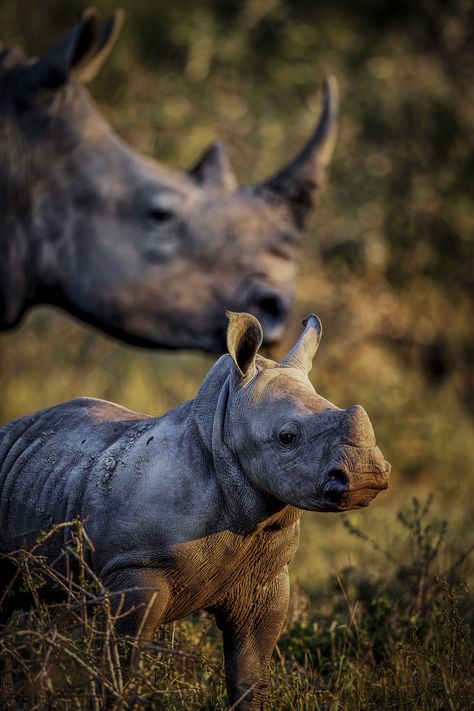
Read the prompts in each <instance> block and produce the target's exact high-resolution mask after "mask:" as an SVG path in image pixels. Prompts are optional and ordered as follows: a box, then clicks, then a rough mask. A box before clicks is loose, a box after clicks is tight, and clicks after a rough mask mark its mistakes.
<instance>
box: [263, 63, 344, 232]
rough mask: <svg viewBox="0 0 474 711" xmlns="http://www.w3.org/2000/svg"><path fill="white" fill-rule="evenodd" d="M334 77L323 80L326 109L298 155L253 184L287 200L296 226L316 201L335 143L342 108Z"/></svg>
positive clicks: (303, 221) (301, 226)
mask: <svg viewBox="0 0 474 711" xmlns="http://www.w3.org/2000/svg"><path fill="white" fill-rule="evenodd" d="M338 104H339V101H338V89H337V81H336V79H335V77H326V79H325V80H324V83H323V109H322V112H321V117H320V119H319V122H318V125H317V126H316V129H315V131H314V133H313V135H312V136H311V138H310V139H309V141H308V142H307V143H306V145H305V146H304V147H303V148H302V150H301V151H300V152H299V153H298V155H297V156H296V157H295V158H294V159H293V160H292V161H291V163H289V164H288V165H287V166H285V167H284V168H283V169H282V170H280V171H279V172H278V173H277V174H276V175H274V176H273V177H271V178H269V179H268V180H265V181H264V182H262V183H259V184H258V185H256V186H255V187H254V190H255V191H256V192H257V194H260V195H262V196H263V197H265V195H270V196H272V195H273V196H275V197H277V198H278V199H280V200H284V201H285V202H286V203H287V204H288V206H289V208H290V210H291V213H292V215H293V219H294V221H295V224H296V226H297V227H298V228H299V229H303V227H304V223H305V220H306V218H307V216H308V214H309V212H310V210H311V209H312V208H313V207H314V205H315V204H316V202H317V200H318V197H319V193H320V191H321V187H322V185H323V182H324V178H325V176H326V171H327V168H328V166H329V163H330V162H331V158H332V155H333V153H334V148H335V145H336V135H337V119H338V112H339V106H338Z"/></svg>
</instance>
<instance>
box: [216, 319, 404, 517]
mask: <svg viewBox="0 0 474 711" xmlns="http://www.w3.org/2000/svg"><path fill="white" fill-rule="evenodd" d="M229 319H230V324H229V331H228V348H229V353H230V355H231V357H232V359H233V361H234V365H235V369H234V374H233V378H232V386H231V388H230V392H229V403H228V417H227V430H228V433H229V434H228V436H229V441H230V442H231V447H232V449H233V451H234V453H235V456H238V459H239V462H240V463H241V465H242V467H243V469H244V470H245V472H246V474H247V476H248V478H249V480H250V481H251V482H252V483H253V485H254V486H255V487H256V488H257V489H258V490H260V491H262V492H264V493H265V494H267V495H270V496H272V497H275V498H276V499H277V500H278V501H281V502H283V503H285V504H291V505H292V506H295V507H297V508H300V509H307V510H310V511H346V510H349V509H353V508H360V507H363V506H367V505H368V504H369V503H370V502H371V501H372V499H374V497H375V496H376V495H377V494H378V493H379V492H380V491H381V490H382V489H386V488H387V486H388V475H389V471H390V465H389V464H388V462H387V461H386V460H385V459H384V457H383V456H382V453H381V451H380V449H379V448H378V447H377V445H376V442H375V435H374V430H373V428H372V424H371V422H370V420H369V418H368V416H367V413H366V411H365V410H364V408H363V407H361V406H360V405H353V406H352V407H350V408H349V409H347V410H342V409H340V408H338V407H336V406H335V405H333V404H332V403H330V402H329V401H328V400H326V399H325V398H323V397H321V396H320V395H318V394H317V393H316V391H315V390H314V388H313V386H312V384H311V383H310V381H309V379H308V373H309V371H310V369H311V366H312V360H313V357H314V355H315V353H316V350H317V348H318V345H319V341H320V338H321V330H322V329H321V322H320V321H319V319H318V317H317V316H314V315H313V314H311V315H310V316H308V318H307V319H306V320H305V321H304V325H305V329H304V332H303V334H302V335H301V337H300V339H299V340H298V342H297V343H296V344H295V346H294V347H293V348H292V350H291V351H290V353H288V355H287V356H286V358H285V359H284V360H283V361H282V362H281V363H280V364H277V363H274V362H273V361H270V360H268V359H266V358H262V357H261V356H258V355H257V351H258V348H259V346H260V344H261V342H262V337H263V334H262V329H261V327H260V324H259V323H258V321H257V320H256V319H255V318H254V317H252V316H251V315H250V314H232V313H231V314H229Z"/></svg>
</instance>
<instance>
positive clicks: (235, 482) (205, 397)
mask: <svg viewBox="0 0 474 711" xmlns="http://www.w3.org/2000/svg"><path fill="white" fill-rule="evenodd" d="M232 368H233V365H232V361H231V358H230V356H228V355H226V356H222V357H221V358H220V359H219V360H218V361H217V363H216V365H215V366H214V367H213V368H212V369H211V371H210V372H209V374H208V376H207V377H206V379H205V380H204V383H203V385H202V386H201V388H200V390H199V392H198V394H197V395H196V397H195V399H194V401H193V405H192V408H191V411H190V416H189V418H188V427H189V432H188V434H191V437H193V436H194V437H195V438H198V439H199V445H200V449H201V452H203V453H204V457H205V459H206V460H207V461H208V462H210V463H211V466H212V468H213V474H214V476H215V479H216V482H217V486H218V492H219V506H221V508H222V511H221V514H220V515H221V520H222V519H223V520H225V521H226V523H227V525H228V527H229V528H230V530H232V531H234V532H235V533H240V534H242V535H250V534H251V533H253V532H255V531H257V530H259V529H261V528H263V527H265V526H266V525H267V524H268V525H275V526H278V523H280V524H281V526H282V527H284V526H286V525H289V524H291V523H294V521H295V520H296V519H297V518H299V517H300V516H301V512H300V511H297V510H296V509H294V508H293V507H291V506H287V505H285V504H283V503H281V502H280V501H278V500H277V499H274V498H272V497H270V496H268V495H266V494H263V493H262V492H260V491H258V490H257V489H256V488H255V487H254V486H253V485H252V484H251V483H250V481H249V480H248V478H247V476H246V474H245V472H244V471H243V469H242V467H241V465H240V463H239V461H238V459H237V457H236V455H235V454H234V452H233V451H232V449H231V446H230V442H231V436H230V433H229V432H228V418H227V408H228V407H229V404H230V402H229V396H230V390H231V382H232Z"/></svg>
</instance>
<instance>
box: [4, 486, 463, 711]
mask: <svg viewBox="0 0 474 711" xmlns="http://www.w3.org/2000/svg"><path fill="white" fill-rule="evenodd" d="M430 508H431V500H430V498H428V499H427V500H426V501H425V502H423V503H421V502H419V501H418V500H417V499H414V500H413V501H412V502H411V504H410V505H409V506H408V507H406V508H405V509H404V510H403V511H401V512H399V514H398V517H397V521H395V522H393V523H394V529H397V533H398V537H397V536H394V538H393V540H392V542H391V546H390V547H389V548H384V545H383V544H381V543H380V542H379V541H374V540H371V539H370V537H369V536H368V535H367V534H366V533H365V532H364V531H362V530H360V529H358V528H356V527H354V526H353V525H352V524H351V523H349V522H348V521H346V524H347V525H346V528H347V530H348V534H349V535H352V536H353V537H355V538H356V539H358V540H359V541H362V542H363V543H364V544H365V545H366V546H368V547H369V548H370V549H371V550H372V553H373V554H374V557H375V558H378V562H379V563H381V564H382V565H383V570H382V569H381V570H380V572H378V573H374V572H373V571H369V570H368V569H366V568H364V567H363V566H357V567H354V566H348V567H346V568H344V569H342V570H340V571H339V572H338V573H337V574H334V575H330V576H328V577H327V579H325V580H321V581H320V586H319V590H318V591H316V590H313V592H312V593H311V594H309V595H308V594H307V593H305V592H303V591H302V589H301V588H299V587H296V588H295V590H294V592H293V596H292V604H291V607H290V612H289V615H288V619H287V622H286V625H285V629H284V631H283V634H282V636H281V638H280V641H279V643H278V647H277V650H276V653H275V655H274V660H273V664H272V688H271V696H270V701H269V708H278V709H282V710H286V709H288V710H290V709H291V710H292V711H293V710H294V709H297V710H299V709H301V711H303V710H307V711H309V710H310V709H317V710H321V711H323V710H329V709H331V710H334V711H335V710H336V709H351V710H352V709H355V710H357V711H359V710H360V711H362V710H371V709H373V710H374V711H375V710H378V709H380V708H384V709H400V708H404V709H410V710H413V711H415V710H416V711H419V710H420V709H422V710H424V709H426V710H428V709H440V710H441V709H453V710H459V711H465V709H467V708H469V704H470V700H471V698H472V694H473V693H474V680H473V678H472V674H471V669H472V662H473V661H474V659H473V654H472V648H471V646H470V640H469V636H470V628H469V625H468V618H469V617H471V618H472V609H469V599H468V597H467V595H466V589H465V584H464V583H463V582H462V576H463V572H465V566H466V561H467V560H468V557H469V554H470V550H469V549H465V550H464V551H462V552H461V554H459V555H458V556H457V557H456V558H455V559H452V560H451V562H450V563H449V564H446V560H445V559H444V556H443V551H444V549H445V548H446V541H447V540H448V541H449V527H448V526H447V524H446V522H445V521H439V520H437V519H436V518H434V517H433V515H432V513H431V510H430ZM68 527H69V534H70V535H69V540H70V544H69V546H68V547H67V554H68V555H69V559H70V560H71V561H73V564H74V566H75V568H76V573H75V576H74V578H73V577H72V576H71V575H67V574H64V573H60V572H58V570H57V569H56V570H53V569H52V568H51V567H50V566H48V565H47V564H46V563H45V562H44V559H43V558H42V557H41V554H40V550H41V549H40V545H41V543H42V542H44V540H45V538H46V537H47V536H51V535H58V533H61V534H62V531H61V529H62V528H63V527H56V528H55V529H53V530H52V531H51V532H49V533H48V534H46V535H45V536H43V538H42V540H41V541H40V542H39V544H38V548H37V549H36V550H35V551H33V552H30V553H27V552H25V551H19V552H17V553H14V554H12V555H11V556H9V557H8V559H9V560H10V561H11V562H13V563H14V565H15V566H16V569H17V574H18V575H19V576H21V578H22V591H23V593H26V592H27V593H29V594H30V595H31V598H32V600H33V604H32V606H31V607H30V608H29V609H28V610H27V611H24V612H23V611H21V610H18V609H17V610H16V612H14V613H13V615H12V616H11V618H10V620H9V622H8V624H7V625H6V626H2V628H1V629H0V660H1V662H2V674H1V683H0V703H1V705H2V708H5V709H9V708H11V709H18V708H29V709H46V708H54V709H61V711H62V710H64V711H69V709H83V708H92V709H105V708H108V709H113V710H114V711H118V710H119V709H120V710H122V709H128V708H154V709H155V708H156V709H165V708H166V709H173V710H174V709H176V711H178V709H183V708H186V709H196V711H197V709H203V708H204V709H215V710H218V709H225V708H226V707H227V706H226V699H225V690H224V685H223V673H222V644H221V639H220V635H219V634H218V633H217V631H216V628H215V625H214V623H213V621H212V620H211V618H210V616H208V615H206V614H205V613H201V614H196V615H194V616H192V617H191V618H190V619H187V620H184V621H181V622H178V623H174V624H171V625H166V626H165V627H164V628H163V629H162V630H161V631H160V633H159V636H158V638H157V639H156V641H155V642H153V643H152V644H151V645H146V646H140V645H139V644H138V643H137V641H136V640H134V639H127V638H126V639H120V638H118V637H117V634H116V632H115V622H116V620H117V618H118V617H119V616H121V615H124V614H126V611H125V610H124V609H123V608H121V606H120V604H119V605H118V606H116V605H114V600H112V599H111V596H110V594H109V593H108V592H107V590H106V589H105V588H104V587H103V585H102V584H101V582H100V580H99V579H98V578H97V577H96V576H95V574H94V573H93V571H92V570H91V569H90V567H89V566H88V564H87V562H86V558H87V556H86V555H85V550H86V548H87V547H88V546H89V545H91V544H90V542H89V541H88V540H87V537H86V535H85V533H84V529H83V527H82V525H81V524H80V523H79V522H75V523H72V524H69V526H68ZM471 550H472V549H471ZM48 586H49V587H51V586H54V588H55V590H56V591H58V590H60V591H61V592H62V599H61V602H57V601H56V602H55V603H54V604H49V605H48V604H46V603H45V602H44V600H43V595H42V593H43V591H44V590H45V589H46V588H47V587H48ZM10 590H11V589H10ZM8 603H9V592H7V594H6V596H4V597H3V599H2V605H4V606H5V605H6V604H8ZM112 610H115V611H114V612H112ZM132 651H134V653H135V654H136V655H137V663H136V664H135V665H134V666H133V667H132V668H130V667H129V666H128V665H127V662H126V660H127V659H128V658H129V656H130V653H131V652H132Z"/></svg>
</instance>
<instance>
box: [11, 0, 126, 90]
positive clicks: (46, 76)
mask: <svg viewBox="0 0 474 711" xmlns="http://www.w3.org/2000/svg"><path fill="white" fill-rule="evenodd" d="M123 19H124V12H123V10H116V11H115V12H114V14H113V15H112V17H110V18H109V19H108V20H104V21H103V22H100V20H99V18H98V17H97V12H96V10H95V9H94V8H87V9H86V10H84V12H83V13H82V18H81V22H80V24H79V25H77V26H76V27H74V28H73V29H72V30H71V31H70V32H69V33H68V34H67V35H66V36H65V37H64V38H63V40H62V41H61V42H60V43H59V44H57V45H56V47H54V48H53V49H51V50H50V51H49V52H47V53H46V54H44V55H42V56H41V57H40V58H39V59H38V61H37V62H36V63H35V64H32V65H31V69H30V70H29V72H28V74H27V76H26V78H25V81H26V82H27V84H28V87H29V88H30V89H35V88H41V87H44V88H56V87H59V86H62V85H63V84H65V83H66V82H67V81H68V80H69V79H75V80H76V81H78V82H81V83H86V82H88V81H91V80H92V79H94V77H95V76H96V75H97V74H98V72H99V70H100V68H101V67H102V64H103V63H104V62H105V60H106V59H107V57H108V55H109V53H110V50H111V49H112V47H113V46H114V44H115V41H116V39H117V37H118V34H119V32H120V28H121V27H122V23H123Z"/></svg>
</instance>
